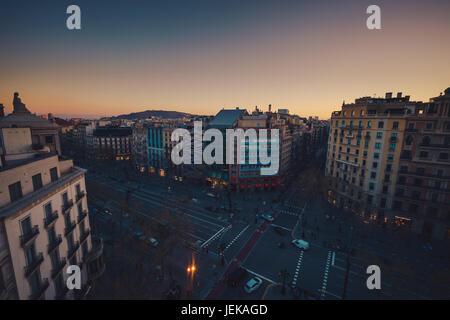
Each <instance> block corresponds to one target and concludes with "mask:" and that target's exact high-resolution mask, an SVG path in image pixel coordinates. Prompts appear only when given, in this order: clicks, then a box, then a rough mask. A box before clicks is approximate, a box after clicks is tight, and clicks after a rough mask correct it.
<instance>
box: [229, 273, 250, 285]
mask: <svg viewBox="0 0 450 320" xmlns="http://www.w3.org/2000/svg"><path fill="white" fill-rule="evenodd" d="M247 274H248V272H247V270H245V269H243V268H237V269H236V270H234V271H233V272H231V273H230V274H229V275H228V276H227V282H228V284H229V285H230V286H232V287H236V286H237V285H238V284H239V283H240V282H241V281H242V280H243V279H244V278H245V277H246V276H247Z"/></svg>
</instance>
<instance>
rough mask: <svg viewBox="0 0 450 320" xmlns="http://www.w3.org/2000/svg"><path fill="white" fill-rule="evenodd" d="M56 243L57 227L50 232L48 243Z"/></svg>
mask: <svg viewBox="0 0 450 320" xmlns="http://www.w3.org/2000/svg"><path fill="white" fill-rule="evenodd" d="M55 241H56V231H55V226H53V227H51V228H50V229H49V230H48V242H49V243H53V242H55Z"/></svg>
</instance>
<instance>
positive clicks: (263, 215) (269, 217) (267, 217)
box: [261, 213, 275, 222]
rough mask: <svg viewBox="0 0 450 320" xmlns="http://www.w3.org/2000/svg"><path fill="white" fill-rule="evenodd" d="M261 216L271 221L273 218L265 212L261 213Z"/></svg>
mask: <svg viewBox="0 0 450 320" xmlns="http://www.w3.org/2000/svg"><path fill="white" fill-rule="evenodd" d="M261 218H263V219H265V220H267V221H269V222H272V221H273V220H275V219H274V218H273V217H272V216H271V215H270V214H267V213H265V214H262V215H261Z"/></svg>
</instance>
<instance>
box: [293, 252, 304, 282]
mask: <svg viewBox="0 0 450 320" xmlns="http://www.w3.org/2000/svg"><path fill="white" fill-rule="evenodd" d="M303 254H304V251H303V250H301V251H300V255H299V257H298V260H297V266H296V267H295V273H294V276H293V277H292V287H293V288H295V286H296V285H297V281H298V278H299V276H300V267H301V265H302V261H303Z"/></svg>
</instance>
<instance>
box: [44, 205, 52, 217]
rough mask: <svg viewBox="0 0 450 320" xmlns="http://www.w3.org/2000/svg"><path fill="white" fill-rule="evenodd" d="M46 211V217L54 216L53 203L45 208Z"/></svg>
mask: <svg viewBox="0 0 450 320" xmlns="http://www.w3.org/2000/svg"><path fill="white" fill-rule="evenodd" d="M44 210H45V216H46V217H49V216H50V215H51V214H52V212H53V210H52V203H51V202H49V203H47V204H46V205H45V206H44Z"/></svg>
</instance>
